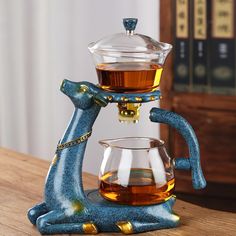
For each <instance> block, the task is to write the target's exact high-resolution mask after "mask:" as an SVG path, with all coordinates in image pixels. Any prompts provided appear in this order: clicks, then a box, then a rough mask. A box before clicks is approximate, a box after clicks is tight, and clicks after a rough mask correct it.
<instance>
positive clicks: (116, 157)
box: [99, 137, 175, 205]
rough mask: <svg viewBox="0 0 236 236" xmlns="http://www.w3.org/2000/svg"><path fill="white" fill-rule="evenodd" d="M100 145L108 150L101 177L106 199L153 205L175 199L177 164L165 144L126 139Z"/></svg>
mask: <svg viewBox="0 0 236 236" xmlns="http://www.w3.org/2000/svg"><path fill="white" fill-rule="evenodd" d="M99 143H100V144H102V145H103V147H104V148H105V149H104V158H103V162H102V165H101V170H100V174H99V192H100V194H101V195H102V196H103V197H104V198H105V199H107V200H110V201H113V202H116V203H119V204H126V205H150V204H156V203H161V202H165V201H167V200H168V199H169V198H170V197H171V195H172V193H173V191H174V186H175V178H174V172H173V162H172V159H171V158H170V157H169V156H168V154H167V152H166V149H165V147H164V142H163V141H161V140H158V139H154V138H146V137H126V138H119V139H108V140H102V141H100V142H99Z"/></svg>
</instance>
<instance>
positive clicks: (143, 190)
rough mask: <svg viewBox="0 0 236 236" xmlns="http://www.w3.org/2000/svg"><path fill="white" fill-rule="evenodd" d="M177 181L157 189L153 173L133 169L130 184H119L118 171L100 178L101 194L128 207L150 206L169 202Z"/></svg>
mask: <svg viewBox="0 0 236 236" xmlns="http://www.w3.org/2000/svg"><path fill="white" fill-rule="evenodd" d="M174 185H175V179H174V178H173V179H171V180H169V181H168V182H167V183H166V184H165V185H163V186H160V187H157V184H156V183H155V180H154V176H153V174H152V171H151V170H149V169H131V172H130V178H129V184H128V186H127V187H124V186H122V185H120V184H119V180H118V176H117V171H114V172H108V173H106V174H105V175H103V176H102V177H101V178H100V189H99V191H100V194H101V195H102V196H103V197H104V198H106V199H108V200H110V201H114V202H117V203H120V204H127V205H150V204H156V203H161V202H164V201H166V200H168V199H169V198H170V197H171V195H172V193H173V191H174Z"/></svg>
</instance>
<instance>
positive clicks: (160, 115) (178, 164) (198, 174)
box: [149, 107, 206, 189]
mask: <svg viewBox="0 0 236 236" xmlns="http://www.w3.org/2000/svg"><path fill="white" fill-rule="evenodd" d="M149 118H150V120H151V121H152V122H159V123H164V124H168V125H170V126H171V127H173V128H175V129H176V130H177V131H178V132H179V133H180V134H181V135H182V136H183V137H184V139H185V141H186V143H187V145H188V150H189V154H190V156H189V158H176V159H175V169H180V170H189V169H191V173H192V184H193V188H194V189H202V188H205V186H206V180H205V178H204V176H203V173H202V169H201V164H200V150H199V144H198V140H197V137H196V135H195V132H194V130H193V128H192V127H191V125H190V124H189V123H188V122H187V121H186V120H185V119H184V118H183V117H182V116H180V115H178V114H176V113H174V112H172V111H166V110H163V109H160V108H155V107H154V108H152V109H151V111H150V117H149Z"/></svg>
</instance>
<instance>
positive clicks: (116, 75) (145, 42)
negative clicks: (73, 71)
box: [88, 18, 172, 93]
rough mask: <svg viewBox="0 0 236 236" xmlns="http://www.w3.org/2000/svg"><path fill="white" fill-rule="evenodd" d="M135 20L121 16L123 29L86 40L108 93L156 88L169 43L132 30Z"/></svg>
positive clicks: (101, 83) (100, 79)
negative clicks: (96, 39) (95, 38)
mask: <svg viewBox="0 0 236 236" xmlns="http://www.w3.org/2000/svg"><path fill="white" fill-rule="evenodd" d="M137 21H138V20H137V19H135V18H125V19H123V24H124V27H125V30H126V32H124V33H117V34H112V35H110V36H107V37H105V38H102V39H101V40H99V41H97V42H93V43H90V44H89V46H88V49H89V51H90V52H91V53H92V56H93V60H94V63H95V66H96V71H97V75H98V80H99V85H100V86H101V87H102V88H103V89H104V90H108V91H112V92H122V93H142V92H150V91H154V90H155V89H157V88H158V86H159V83H160V78H161V74H162V68H163V64H164V62H165V59H166V57H167V55H168V54H169V52H170V50H171V48H172V46H171V45H170V44H168V43H162V42H157V41H156V40H154V39H152V38H150V37H149V36H146V35H142V34H136V33H135V32H134V30H135V27H136V24H137Z"/></svg>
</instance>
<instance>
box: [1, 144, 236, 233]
mask: <svg viewBox="0 0 236 236" xmlns="http://www.w3.org/2000/svg"><path fill="white" fill-rule="evenodd" d="M48 167H49V162H47V161H43V160H39V159H37V158H34V157H32V156H29V155H24V154H20V153H17V152H13V151H10V150H7V149H4V148H0V213H1V214H0V235H1V236H18V235H20V236H21V235H30V236H34V235H40V234H39V233H38V231H37V230H36V228H35V227H34V226H32V225H31V223H30V222H29V221H28V219H27V217H26V214H27V209H28V208H30V207H32V206H33V205H34V204H36V203H38V202H41V201H42V194H43V187H44V180H45V176H46V174H47V171H48ZM96 185H97V178H96V177H95V176H93V175H90V174H87V173H85V174H84V186H85V188H86V189H87V188H94V187H96ZM225 204H227V202H226V203H225ZM174 209H175V212H176V213H177V214H179V215H180V217H181V225H180V226H179V227H178V228H175V229H168V230H160V231H153V232H149V233H144V234H139V235H162V236H166V235H171V236H185V235H186V236H187V235H192V236H195V235H196V236H197V235H201V236H204V235H208V236H218V235H224V236H228V235H232V236H233V235H234V236H235V235H236V214H233V213H228V212H221V211H215V210H209V209H207V208H201V207H199V206H195V205H192V204H190V203H186V202H183V201H181V200H177V202H176V205H175V207H174ZM100 235H120V234H110V233H108V234H100Z"/></svg>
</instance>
